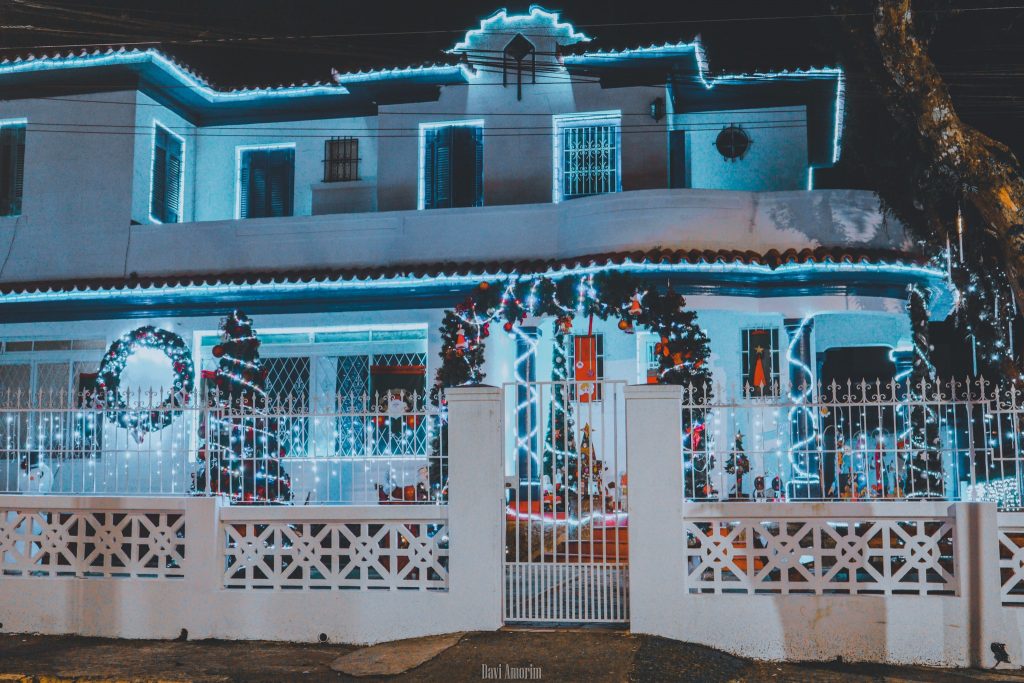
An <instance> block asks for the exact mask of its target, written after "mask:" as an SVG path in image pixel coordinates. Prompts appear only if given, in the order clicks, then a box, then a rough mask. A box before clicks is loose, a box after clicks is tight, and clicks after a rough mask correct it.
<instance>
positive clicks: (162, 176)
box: [149, 126, 184, 223]
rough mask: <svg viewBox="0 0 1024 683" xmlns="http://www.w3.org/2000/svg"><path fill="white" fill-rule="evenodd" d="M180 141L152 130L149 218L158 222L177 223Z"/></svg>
mask: <svg viewBox="0 0 1024 683" xmlns="http://www.w3.org/2000/svg"><path fill="white" fill-rule="evenodd" d="M183 152H184V150H183V145H182V141H181V140H179V139H178V138H176V137H175V136H173V135H171V133H170V132H168V131H167V130H164V129H163V128H160V127H159V126H158V127H157V128H156V132H155V133H154V140H153V194H152V197H151V198H150V207H149V212H150V215H151V216H152V217H153V218H155V219H156V220H158V221H160V222H161V223H177V222H179V221H180V220H181V175H182V174H181V171H182V168H181V159H182V155H183Z"/></svg>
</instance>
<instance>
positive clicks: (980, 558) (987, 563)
mask: <svg viewBox="0 0 1024 683" xmlns="http://www.w3.org/2000/svg"><path fill="white" fill-rule="evenodd" d="M953 513H954V514H953V517H954V519H955V520H956V521H955V525H956V526H955V528H954V530H953V533H954V536H955V538H956V549H955V555H956V558H957V565H956V570H957V571H958V572H959V574H960V577H959V578H960V597H961V600H962V601H963V606H964V609H965V611H966V614H965V615H964V623H965V624H966V625H967V632H966V633H965V634H964V635H965V636H966V638H967V643H966V645H967V653H966V654H967V663H968V665H969V666H973V667H984V668H990V667H992V666H993V665H994V664H995V661H996V660H995V657H994V656H993V654H992V648H991V644H992V643H993V642H997V643H1003V644H1005V645H1006V647H1007V650H1008V651H1009V652H1010V657H1011V660H1017V661H1019V653H1015V652H1014V650H1015V649H1016V647H1015V645H1016V644H1015V643H1014V638H1015V637H1018V636H1017V635H1016V634H1014V633H1012V632H1008V631H1007V630H1006V629H1005V626H1004V623H1003V619H1002V609H1003V607H1002V596H1001V595H1000V588H1001V586H1002V579H1001V577H1000V575H999V536H998V534H999V522H998V518H997V516H996V505H995V503H953Z"/></svg>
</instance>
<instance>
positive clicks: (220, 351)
mask: <svg viewBox="0 0 1024 683" xmlns="http://www.w3.org/2000/svg"><path fill="white" fill-rule="evenodd" d="M223 355H224V347H223V346H221V345H220V344H217V345H216V346H214V347H213V357H214V358H220V357H221V356H223Z"/></svg>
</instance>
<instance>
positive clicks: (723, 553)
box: [684, 517, 958, 595]
mask: <svg viewBox="0 0 1024 683" xmlns="http://www.w3.org/2000/svg"><path fill="white" fill-rule="evenodd" d="M684 528H685V530H686V531H685V533H686V545H687V550H686V560H687V572H686V576H687V588H688V590H689V592H691V593H769V594H770V593H777V594H783V595H786V594H794V593H796V594H799V593H808V594H815V595H824V594H848V595H856V594H860V595H866V594H878V595H956V594H957V593H958V585H957V579H956V571H955V567H956V561H955V558H954V538H953V524H952V520H951V519H949V518H945V517H937V518H927V519H908V520H903V519H884V518H882V519H878V518H875V519H829V518H817V519H816V518H807V519H792V518H790V519H776V520H764V519H761V518H757V519H688V520H686V522H685V524H684Z"/></svg>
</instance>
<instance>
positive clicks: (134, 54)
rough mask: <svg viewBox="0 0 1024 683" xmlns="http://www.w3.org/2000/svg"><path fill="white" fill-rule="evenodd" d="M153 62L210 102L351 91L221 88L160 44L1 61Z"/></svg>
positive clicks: (6, 64)
mask: <svg viewBox="0 0 1024 683" xmlns="http://www.w3.org/2000/svg"><path fill="white" fill-rule="evenodd" d="M146 63H149V64H153V65H155V66H157V67H158V68H160V69H162V70H163V71H165V72H167V73H168V74H169V75H171V76H172V77H173V78H175V79H176V80H178V81H179V82H181V83H182V84H183V87H186V88H188V89H190V90H192V91H194V92H196V93H198V94H199V95H200V96H201V97H203V99H205V100H206V101H208V102H211V103H212V102H217V101H238V100H242V99H257V98H261V97H296V96H301V95H348V94H349V91H348V90H347V89H346V88H345V87H344V86H342V85H340V84H335V83H320V82H317V83H314V84H312V85H301V86H297V85H288V86H272V87H255V88H248V87H246V88H233V89H229V90H219V89H217V88H214V87H213V86H212V85H210V83H209V81H207V80H206V79H205V78H203V77H202V76H200V75H198V74H197V73H195V72H194V71H192V70H191V69H190V68H188V67H186V66H183V65H182V64H180V63H178V62H177V61H176V60H175V59H173V58H172V57H170V56H168V55H166V54H165V53H163V52H162V51H160V50H158V49H156V48H146V49H144V50H140V49H139V48H131V49H128V48H125V47H123V46H122V47H120V48H116V49H115V48H112V47H111V48H108V49H106V50H93V51H91V52H89V51H87V50H82V51H81V52H78V53H75V52H73V51H69V52H68V53H66V54H62V53H59V52H58V53H57V54H55V55H42V56H38V57H37V56H36V55H34V54H30V55H29V56H28V57H16V58H14V59H4V60H2V61H0V75H4V74H18V73H28V72H32V71H44V70H49V69H76V68H88V67H102V66H116V65H140V64H146Z"/></svg>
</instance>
